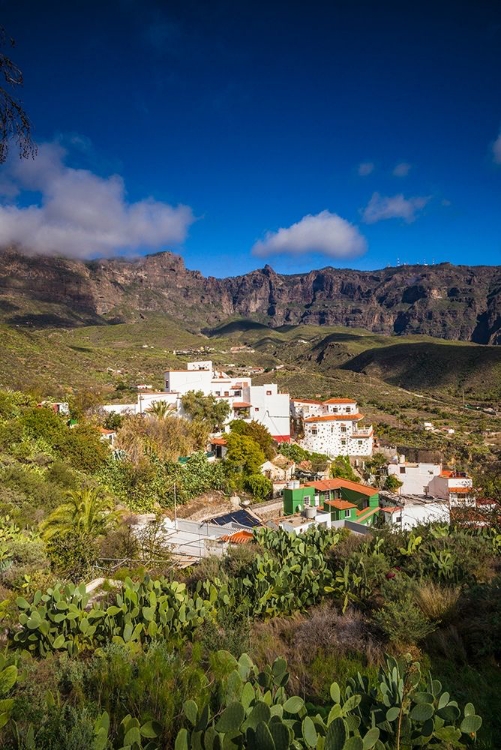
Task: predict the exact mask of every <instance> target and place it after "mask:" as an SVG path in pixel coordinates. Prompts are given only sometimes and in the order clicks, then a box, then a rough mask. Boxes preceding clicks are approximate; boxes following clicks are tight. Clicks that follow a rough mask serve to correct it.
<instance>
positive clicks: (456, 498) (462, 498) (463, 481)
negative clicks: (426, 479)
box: [428, 470, 475, 506]
mask: <svg viewBox="0 0 501 750" xmlns="http://www.w3.org/2000/svg"><path fill="white" fill-rule="evenodd" d="M428 494H429V495H431V496H432V497H437V498H441V499H442V500H447V501H448V503H449V505H450V506H455V505H475V492H474V489H473V480H472V478H471V477H469V476H468V474H467V473H466V472H465V471H447V470H443V471H442V472H441V473H440V474H439V475H438V476H435V477H433V479H432V480H431V482H430V483H429V485H428Z"/></svg>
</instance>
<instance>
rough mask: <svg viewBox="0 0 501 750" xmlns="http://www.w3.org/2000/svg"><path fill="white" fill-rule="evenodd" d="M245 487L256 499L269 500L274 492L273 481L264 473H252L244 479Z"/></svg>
mask: <svg viewBox="0 0 501 750" xmlns="http://www.w3.org/2000/svg"><path fill="white" fill-rule="evenodd" d="M244 489H246V490H247V491H248V492H250V493H251V495H252V497H253V498H254V500H258V501H262V500H267V499H268V498H269V497H271V496H272V494H273V482H272V481H271V479H268V477H265V476H263V475H262V474H251V475H250V477H247V479H246V480H245V481H244Z"/></svg>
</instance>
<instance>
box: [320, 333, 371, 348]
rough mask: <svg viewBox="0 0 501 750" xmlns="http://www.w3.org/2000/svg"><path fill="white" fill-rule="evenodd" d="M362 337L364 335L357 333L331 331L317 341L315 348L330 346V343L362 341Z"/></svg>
mask: <svg viewBox="0 0 501 750" xmlns="http://www.w3.org/2000/svg"><path fill="white" fill-rule="evenodd" d="M360 338H363V337H361V336H358V335H357V334H356V333H330V334H329V335H328V336H325V338H323V339H321V341H319V342H318V343H316V344H315V346H314V347H313V350H318V349H322V347H324V346H328V345H329V344H341V343H343V341H360Z"/></svg>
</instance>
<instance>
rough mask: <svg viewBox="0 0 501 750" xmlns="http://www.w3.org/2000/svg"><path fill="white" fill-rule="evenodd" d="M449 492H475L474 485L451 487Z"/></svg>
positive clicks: (465, 493)
mask: <svg viewBox="0 0 501 750" xmlns="http://www.w3.org/2000/svg"><path fill="white" fill-rule="evenodd" d="M449 492H457V493H459V494H462V495H467V494H468V493H469V492H473V487H449Z"/></svg>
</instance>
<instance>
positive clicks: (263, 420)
mask: <svg viewBox="0 0 501 750" xmlns="http://www.w3.org/2000/svg"><path fill="white" fill-rule="evenodd" d="M242 395H243V399H242V400H243V401H248V402H250V403H251V404H252V406H251V409H250V418H251V419H255V420H256V422H259V423H260V424H262V425H263V426H264V427H266V429H267V430H269V432H270V434H271V435H273V437H275V438H276V437H282V438H286V439H287V440H288V439H289V438H290V410H289V394H288V393H279V392H278V386H277V384H276V383H267V384H265V385H251V386H249V387H247V388H244V389H243V394H242Z"/></svg>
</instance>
